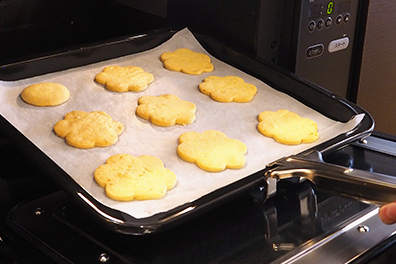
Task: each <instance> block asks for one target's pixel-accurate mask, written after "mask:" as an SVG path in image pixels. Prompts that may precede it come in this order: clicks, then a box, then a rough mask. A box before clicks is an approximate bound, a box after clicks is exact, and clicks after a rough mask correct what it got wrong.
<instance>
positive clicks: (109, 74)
mask: <svg viewBox="0 0 396 264" xmlns="http://www.w3.org/2000/svg"><path fill="white" fill-rule="evenodd" d="M95 81H96V82H98V83H100V84H103V85H105V86H106V88H107V89H109V90H111V91H113V92H127V91H132V92H140V91H143V90H145V89H146V88H147V87H148V85H149V84H150V83H152V82H153V81H154V75H152V74H151V73H148V72H145V71H144V70H143V69H142V68H140V67H136V66H125V67H120V66H108V67H106V68H104V69H103V71H102V72H101V73H98V74H97V75H96V77H95Z"/></svg>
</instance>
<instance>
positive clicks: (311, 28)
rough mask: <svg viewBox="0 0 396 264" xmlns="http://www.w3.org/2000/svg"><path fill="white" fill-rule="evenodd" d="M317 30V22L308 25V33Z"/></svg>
mask: <svg viewBox="0 0 396 264" xmlns="http://www.w3.org/2000/svg"><path fill="white" fill-rule="evenodd" d="M315 28H316V23H315V21H311V22H309V24H308V31H309V32H312V31H314V30H315Z"/></svg>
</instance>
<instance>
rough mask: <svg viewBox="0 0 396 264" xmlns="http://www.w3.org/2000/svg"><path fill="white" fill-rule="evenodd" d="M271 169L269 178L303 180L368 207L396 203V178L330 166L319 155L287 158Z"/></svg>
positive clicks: (315, 152)
mask: <svg viewBox="0 0 396 264" xmlns="http://www.w3.org/2000/svg"><path fill="white" fill-rule="evenodd" d="M269 167H270V169H269V170H267V171H266V175H265V176H266V177H267V178H268V177H270V178H274V179H277V180H280V179H287V178H292V177H300V178H301V177H303V178H306V179H308V180H310V181H311V182H312V183H314V184H315V186H316V187H317V188H320V189H321V190H323V191H326V192H329V193H332V194H335V195H339V196H340V195H341V196H347V197H349V198H353V199H356V200H359V201H361V202H364V203H368V204H374V205H383V204H386V203H391V202H394V201H396V177H393V176H388V175H384V174H379V173H373V172H368V171H364V170H356V169H352V168H346V167H343V166H338V165H333V164H329V163H326V162H324V161H323V159H322V154H321V153H320V152H319V151H313V152H311V153H309V154H308V155H306V156H303V157H300V156H290V157H286V158H283V159H280V160H278V161H275V162H274V163H272V164H270V165H269Z"/></svg>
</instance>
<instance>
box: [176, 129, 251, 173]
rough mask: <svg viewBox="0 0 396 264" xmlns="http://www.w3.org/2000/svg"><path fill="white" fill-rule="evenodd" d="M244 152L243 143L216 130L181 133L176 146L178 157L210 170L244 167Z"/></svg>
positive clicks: (244, 146) (245, 150)
mask: <svg viewBox="0 0 396 264" xmlns="http://www.w3.org/2000/svg"><path fill="white" fill-rule="evenodd" d="M246 152H247V147H246V145H245V144H244V143H242V142H241V141H239V140H236V139H232V138H228V137H227V136H226V135H225V134H224V133H222V132H220V131H216V130H207V131H205V132H203V133H198V132H186V133H183V134H182V135H181V136H180V137H179V146H178V147H177V154H178V155H179V157H180V158H182V159H183V160H185V161H187V162H191V163H195V164H197V166H198V167H199V168H201V169H203V170H206V171H211V172H217V171H223V170H225V169H226V168H229V169H240V168H242V167H244V166H245V163H246V158H245V154H246Z"/></svg>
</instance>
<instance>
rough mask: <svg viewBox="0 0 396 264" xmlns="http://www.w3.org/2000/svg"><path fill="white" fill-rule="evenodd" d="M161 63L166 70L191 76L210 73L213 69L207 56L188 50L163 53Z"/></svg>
mask: <svg viewBox="0 0 396 264" xmlns="http://www.w3.org/2000/svg"><path fill="white" fill-rule="evenodd" d="M161 61H162V62H163V63H164V67H165V68H166V69H168V70H171V71H177V72H183V73H187V74H192V75H199V74H201V73H204V72H211V71H213V69H214V67H213V64H212V63H211V62H210V57H209V56H208V55H206V54H203V53H198V52H194V51H191V50H189V49H177V50H175V51H173V52H165V53H163V54H161Z"/></svg>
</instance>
